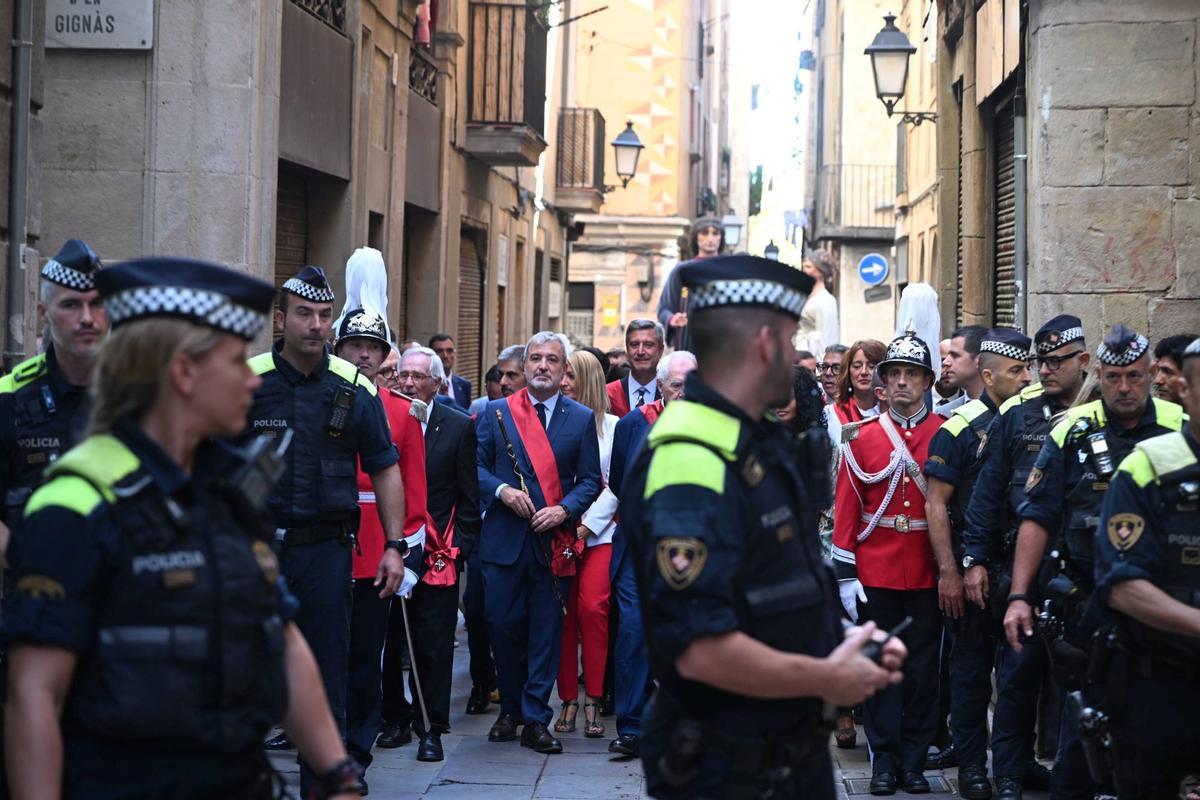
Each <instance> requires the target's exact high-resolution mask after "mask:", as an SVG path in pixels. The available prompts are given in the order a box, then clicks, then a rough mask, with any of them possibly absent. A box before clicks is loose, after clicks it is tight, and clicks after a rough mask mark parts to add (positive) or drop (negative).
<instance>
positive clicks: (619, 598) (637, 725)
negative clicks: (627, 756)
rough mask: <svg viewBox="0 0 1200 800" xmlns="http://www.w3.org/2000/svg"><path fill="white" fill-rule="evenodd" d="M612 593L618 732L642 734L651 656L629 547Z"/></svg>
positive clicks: (649, 687)
mask: <svg viewBox="0 0 1200 800" xmlns="http://www.w3.org/2000/svg"><path fill="white" fill-rule="evenodd" d="M613 595H614V596H615V597H616V605H617V609H618V620H619V621H618V623H617V637H616V638H617V641H616V648H615V653H614V655H613V660H614V662H615V663H614V666H615V669H614V670H613V692H614V694H615V695H616V697H615V700H616V712H617V734H618V735H620V736H626V735H628V736H641V735H642V710H643V709H644V708H645V707H646V701H647V700H648V699H649V697H650V691H651V684H650V656H649V654H647V652H646V638H645V632H644V629H643V627H642V609H641V606H639V605H638V592H637V580H636V578H635V577H634V574H633V555H632V554H631V553H629V552H628V551H627V552H626V553H625V555H624V557H623V558H622V559H621V563H620V564H618V565H617V569H616V575H615V577H614V579H613Z"/></svg>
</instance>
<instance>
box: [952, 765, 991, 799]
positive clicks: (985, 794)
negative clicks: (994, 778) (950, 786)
mask: <svg viewBox="0 0 1200 800" xmlns="http://www.w3.org/2000/svg"><path fill="white" fill-rule="evenodd" d="M958 795H959V797H961V798H963V800H991V796H992V782H991V781H989V780H988V776H987V770H986V769H985V768H983V767H959V768H958Z"/></svg>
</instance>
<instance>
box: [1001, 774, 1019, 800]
mask: <svg viewBox="0 0 1200 800" xmlns="http://www.w3.org/2000/svg"><path fill="white" fill-rule="evenodd" d="M995 797H996V800H1021V781H1020V780H1019V779H1017V778H996V795H995Z"/></svg>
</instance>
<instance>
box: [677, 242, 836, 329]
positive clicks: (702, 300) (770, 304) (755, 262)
mask: <svg viewBox="0 0 1200 800" xmlns="http://www.w3.org/2000/svg"><path fill="white" fill-rule="evenodd" d="M677 269H679V279H680V281H682V283H683V285H684V286H686V287H687V289H688V292H689V295H688V313H689V314H694V313H702V312H704V311H706V310H708V309H713V308H764V309H768V310H770V311H780V312H782V313H784V314H787V315H789V316H792V317H795V318H796V319H799V318H800V312H801V311H802V310H803V309H804V303H805V301H806V300H808V294H809V292H811V291H812V288H813V284H814V281H813V279H812V278H811V277H809V276H808V275H805V274H804V273H803V272H801V271H800V270H798V269H795V268H793V267H790V266H788V265H787V264H781V263H780V262H778V261H772V260H771V259H769V258H759V257H758V256H750V255H745V254H738V255H727V256H713V257H712V258H706V259H703V260H700V261H689V262H688V263H686V264H682V265H680V266H679V267H678V268H677Z"/></svg>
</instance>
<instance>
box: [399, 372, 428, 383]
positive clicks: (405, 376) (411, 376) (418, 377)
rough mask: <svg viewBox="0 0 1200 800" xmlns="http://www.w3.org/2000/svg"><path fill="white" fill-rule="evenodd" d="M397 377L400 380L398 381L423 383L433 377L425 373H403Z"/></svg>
mask: <svg viewBox="0 0 1200 800" xmlns="http://www.w3.org/2000/svg"><path fill="white" fill-rule="evenodd" d="M397 377H398V378H400V380H402V381H425V380H429V379H431V378H432V377H433V376H432V375H430V374H428V373H426V372H409V371H405V372H401V373H399V374H398V375H397Z"/></svg>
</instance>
